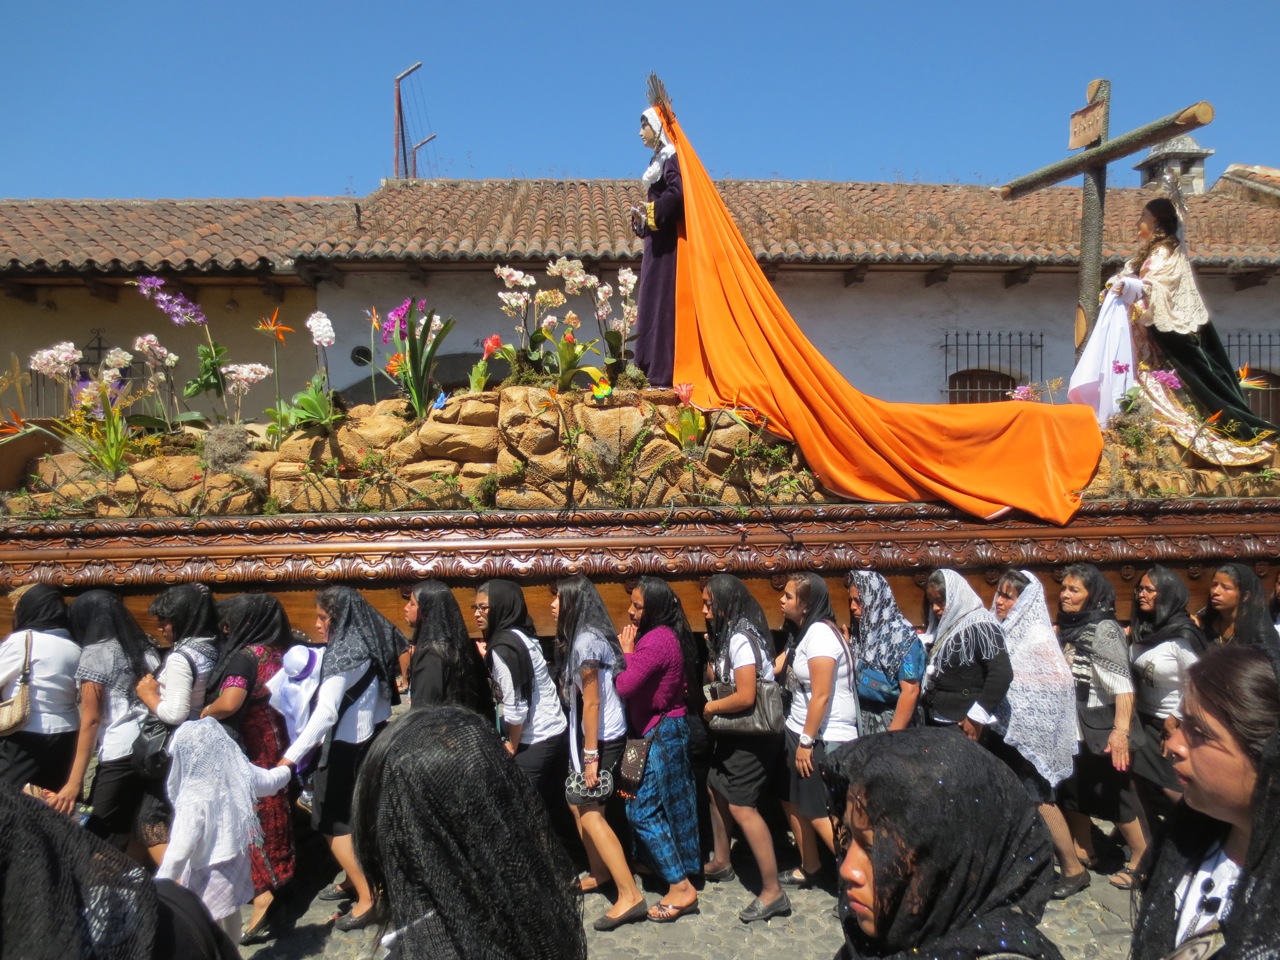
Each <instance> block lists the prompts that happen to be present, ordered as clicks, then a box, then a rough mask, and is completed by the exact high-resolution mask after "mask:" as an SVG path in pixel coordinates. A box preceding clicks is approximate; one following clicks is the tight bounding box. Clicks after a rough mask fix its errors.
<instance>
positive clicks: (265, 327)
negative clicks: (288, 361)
mask: <svg viewBox="0 0 1280 960" xmlns="http://www.w3.org/2000/svg"><path fill="white" fill-rule="evenodd" d="M254 329H255V330H261V331H262V332H263V333H265V334H266V335H267V336H269V337H275V338H276V339H277V340H279V341H280V342H281V343H284V335H285V334H286V333H293V332H294V331H293V327H286V326H285V325H284V324H283V323H281V322H280V308H279V307H276V308H275V310H273V311H272V312H271V316H270V317H263V318H262V319H261V320H259V321H258V325H257V326H256V327H255V328H254Z"/></svg>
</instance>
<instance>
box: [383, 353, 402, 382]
mask: <svg viewBox="0 0 1280 960" xmlns="http://www.w3.org/2000/svg"><path fill="white" fill-rule="evenodd" d="M404 365H405V357H404V354H403V353H393V354H392V355H391V358H390V359H389V360H387V373H389V374H391V376H393V377H398V376H400V371H402V370H403V369H404Z"/></svg>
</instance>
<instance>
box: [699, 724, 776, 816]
mask: <svg viewBox="0 0 1280 960" xmlns="http://www.w3.org/2000/svg"><path fill="white" fill-rule="evenodd" d="M782 742H783V741H782V735H781V734H772V735H770V736H764V737H759V736H748V737H743V736H734V735H733V734H731V733H722V734H717V735H716V738H715V745H714V746H713V748H712V753H711V772H710V773H709V774H708V775H707V783H708V784H710V785H711V789H712V790H714V791H715V792H716V793H718V794H719V795H720V796H722V797H724V798H725V799H726V800H728V801H729V802H730V803H731V804H733V805H734V806H735V807H754V806H756V804H758V803H759V801H760V794H761V793H763V792H764V789H765V787H766V786H767V785H768V783H769V781H770V779H771V778H772V777H773V775H774V771H775V770H776V769H777V766H778V755H779V754H780V753H781V752H782Z"/></svg>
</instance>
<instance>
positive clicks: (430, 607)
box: [408, 580, 493, 718]
mask: <svg viewBox="0 0 1280 960" xmlns="http://www.w3.org/2000/svg"><path fill="white" fill-rule="evenodd" d="M411 593H412V595H413V598H414V599H415V600H417V602H418V622H417V625H416V626H415V627H414V628H413V639H412V641H411V642H412V644H413V659H412V660H411V661H410V662H409V677H408V680H409V690H410V693H411V696H412V698H413V702H414V705H415V706H423V705H425V704H426V703H428V699H427V697H426V696H425V695H424V693H423V690H424V689H425V686H426V683H425V681H426V679H427V678H426V674H427V672H428V671H429V670H430V669H432V668H433V667H434V664H432V663H431V660H432V659H435V660H436V661H437V662H438V663H439V669H440V671H441V677H440V684H441V687H442V688H443V693H444V702H445V703H458V704H461V705H462V706H464V707H469V708H470V709H472V710H475V711H476V712H477V713H480V714H485V715H487V716H488V717H490V718H492V717H493V695H492V692H491V691H490V689H489V674H488V671H487V670H486V669H485V665H484V660H483V659H481V657H480V651H479V650H477V649H476V645H475V644H474V643H473V642H472V641H471V635H470V633H469V632H468V631H467V624H466V621H465V620H464V619H463V617H462V610H461V608H460V607H459V606H458V601H457V598H455V597H454V595H453V591H452V590H450V589H449V587H448V586H447V585H446V584H444V583H441V582H440V581H439V580H424V581H423V582H422V583H419V584H416V585H415V586H414V587H413V590H412V591H411Z"/></svg>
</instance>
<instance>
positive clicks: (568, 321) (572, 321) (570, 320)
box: [564, 310, 582, 330]
mask: <svg viewBox="0 0 1280 960" xmlns="http://www.w3.org/2000/svg"><path fill="white" fill-rule="evenodd" d="M564 325H565V326H566V327H570V328H571V329H573V330H577V329H578V328H579V327H580V326H582V321H581V320H579V319H578V315H577V314H576V313H574V312H573V311H572V310H570V311H569V312H568V313H566V314H565V315H564Z"/></svg>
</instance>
